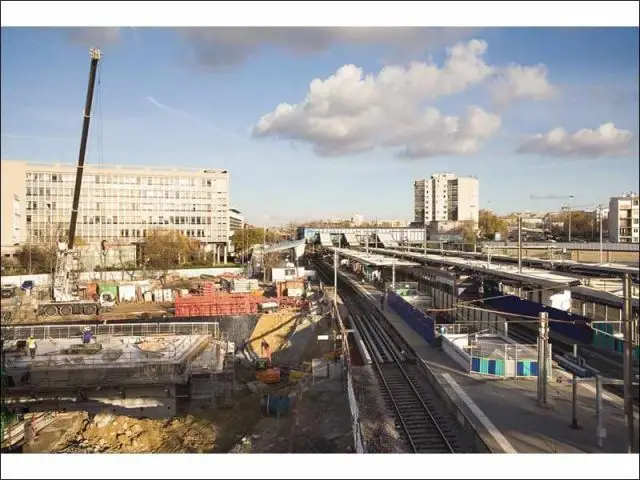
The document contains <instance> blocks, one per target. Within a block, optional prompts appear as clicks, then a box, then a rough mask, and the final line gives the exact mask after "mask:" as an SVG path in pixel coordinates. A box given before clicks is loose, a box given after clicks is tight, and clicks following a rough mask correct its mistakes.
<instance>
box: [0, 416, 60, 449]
mask: <svg viewBox="0 0 640 480" xmlns="http://www.w3.org/2000/svg"><path fill="white" fill-rule="evenodd" d="M56 416H57V413H56V412H46V413H36V414H34V415H31V416H30V417H29V418H26V419H25V420H23V421H21V422H18V423H15V424H13V425H10V426H8V427H5V425H4V423H3V425H2V449H3V450H4V449H11V448H13V447H15V446H17V445H20V444H21V443H24V442H25V441H26V440H27V438H28V437H29V436H30V435H29V434H31V436H34V435H35V434H37V433H38V432H39V431H41V430H42V429H43V428H45V427H46V426H47V425H49V424H50V423H51V422H53V421H54V420H55V419H56Z"/></svg>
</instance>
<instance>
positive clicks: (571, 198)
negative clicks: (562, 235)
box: [569, 195, 573, 243]
mask: <svg viewBox="0 0 640 480" xmlns="http://www.w3.org/2000/svg"><path fill="white" fill-rule="evenodd" d="M571 200H573V195H569V243H571Z"/></svg>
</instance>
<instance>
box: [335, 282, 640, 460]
mask: <svg viewBox="0 0 640 480" xmlns="http://www.w3.org/2000/svg"><path fill="white" fill-rule="evenodd" d="M343 273H344V272H343ZM346 276H349V277H350V278H351V279H352V280H354V281H356V284H357V285H358V288H359V289H360V290H361V291H362V292H363V293H364V294H366V295H367V296H368V297H369V298H370V299H371V301H372V302H373V303H374V305H376V306H377V307H378V308H380V305H381V303H380V301H381V296H382V292H381V291H380V290H378V289H376V288H375V287H373V286H372V285H369V284H363V283H361V280H359V279H358V280H356V277H355V276H353V275H349V274H348V273H346ZM383 314H384V315H385V317H386V318H387V320H388V321H389V322H390V323H391V324H392V325H393V326H394V328H395V329H396V330H397V331H398V333H399V334H400V335H401V336H402V337H403V338H404V339H405V341H406V342H407V343H408V344H409V345H410V346H411V347H412V348H413V349H414V350H415V352H416V353H417V354H418V356H419V357H420V359H421V360H422V362H423V364H424V365H425V367H426V369H427V371H428V372H430V376H431V380H433V381H435V382H437V384H438V386H437V389H439V390H440V393H441V394H444V395H441V396H443V398H444V400H445V401H446V402H447V403H448V404H449V407H450V408H451V409H452V410H454V411H455V412H457V417H458V420H459V421H460V422H461V423H467V422H468V423H470V424H471V425H472V427H473V429H474V430H475V431H476V432H477V433H478V435H479V436H480V438H481V439H482V441H483V442H484V443H485V445H486V446H487V447H488V449H489V450H490V451H491V452H493V453H624V452H626V439H627V433H626V426H625V418H624V405H623V401H622V399H620V398H619V397H616V396H615V395H612V394H610V393H605V394H604V395H603V402H602V403H603V426H604V427H605V429H606V437H605V439H604V443H603V446H602V448H601V447H599V446H598V444H597V437H596V432H597V422H596V398H595V386H594V385H591V384H580V386H579V387H578V424H579V429H574V428H572V427H571V426H570V425H571V409H572V386H571V384H570V383H568V382H567V380H569V379H570V375H569V374H567V373H566V372H564V371H562V370H560V369H556V367H555V366H554V370H553V376H552V379H550V380H549V383H548V404H547V406H545V407H541V406H539V405H538V401H537V383H536V379H498V378H492V377H485V376H479V375H470V374H468V373H466V372H463V371H462V370H461V369H460V367H459V366H458V365H457V364H456V363H455V362H454V361H453V360H452V359H450V358H449V357H448V356H447V354H446V353H445V352H443V351H441V350H439V349H437V348H434V347H432V346H431V345H429V344H428V343H427V342H426V340H424V339H423V338H422V337H421V336H420V335H419V334H418V333H416V332H415V331H414V330H413V329H412V328H411V327H410V326H409V325H408V324H407V323H406V322H405V321H404V320H403V319H402V318H401V317H400V316H399V315H397V314H396V313H395V312H394V311H393V309H392V308H391V307H390V306H389V305H388V304H386V303H385V304H384V309H383ZM432 383H433V382H432ZM635 428H636V430H635V431H636V433H637V432H638V414H637V409H636V412H635Z"/></svg>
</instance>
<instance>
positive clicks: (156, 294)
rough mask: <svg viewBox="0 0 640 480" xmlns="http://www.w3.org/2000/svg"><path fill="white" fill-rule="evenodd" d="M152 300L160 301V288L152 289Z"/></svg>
mask: <svg viewBox="0 0 640 480" xmlns="http://www.w3.org/2000/svg"><path fill="white" fill-rule="evenodd" d="M153 301H154V302H162V290H160V289H159V288H156V289H155V290H154V291H153Z"/></svg>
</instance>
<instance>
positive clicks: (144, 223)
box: [2, 160, 229, 254]
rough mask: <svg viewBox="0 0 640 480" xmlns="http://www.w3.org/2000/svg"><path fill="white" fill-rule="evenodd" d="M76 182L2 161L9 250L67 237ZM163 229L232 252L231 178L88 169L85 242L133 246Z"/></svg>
mask: <svg viewBox="0 0 640 480" xmlns="http://www.w3.org/2000/svg"><path fill="white" fill-rule="evenodd" d="M75 178H76V166H75V165H62V164H43V163H37V164H36V163H27V162H24V161H9V160H3V161H2V245H11V244H14V243H21V242H27V241H31V242H34V243H39V242H47V241H50V240H51V239H55V238H56V237H57V236H59V235H60V230H63V231H67V230H68V228H69V221H70V217H71V205H72V202H73V190H74V185H75ZM16 202H17V203H16ZM16 205H17V206H16ZM16 208H17V209H18V211H16ZM159 228H162V229H172V230H178V231H180V232H181V233H182V234H184V235H186V236H188V237H190V238H193V239H194V240H197V241H199V242H200V243H201V244H204V245H209V246H211V247H213V248H215V250H216V251H218V253H220V254H222V253H223V252H226V251H227V249H228V242H229V174H228V172H227V171H226V170H219V169H215V170H197V169H184V168H179V169H178V168H173V169H172V168H159V167H122V166H107V165H100V166H93V165H85V168H84V176H83V179H82V188H81V191H80V205H79V209H78V223H77V230H76V235H77V236H78V237H81V238H82V239H83V240H85V241H86V242H89V243H94V242H100V241H102V240H107V241H108V242H112V241H113V242H117V243H120V244H126V243H135V242H138V241H141V240H142V239H144V238H145V237H146V236H147V234H148V233H149V232H150V231H151V230H153V229H159Z"/></svg>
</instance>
